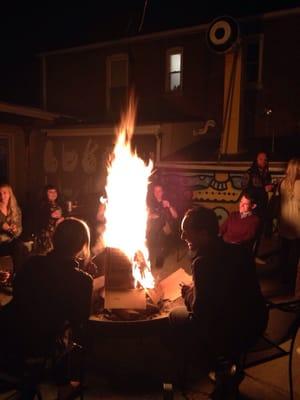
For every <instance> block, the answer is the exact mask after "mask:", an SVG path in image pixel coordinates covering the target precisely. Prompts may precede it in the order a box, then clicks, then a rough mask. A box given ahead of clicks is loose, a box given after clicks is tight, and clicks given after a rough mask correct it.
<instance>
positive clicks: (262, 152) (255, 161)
mask: <svg viewBox="0 0 300 400" xmlns="http://www.w3.org/2000/svg"><path fill="white" fill-rule="evenodd" d="M259 154H265V155H266V156H267V160H268V159H269V156H268V153H267V152H266V151H265V150H259V151H257V152H256V154H255V159H254V160H253V163H252V166H253V167H258V165H257V157H258V155H259ZM267 164H268V161H267Z"/></svg>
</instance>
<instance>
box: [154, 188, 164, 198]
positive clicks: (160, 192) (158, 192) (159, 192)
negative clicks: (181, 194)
mask: <svg viewBox="0 0 300 400" xmlns="http://www.w3.org/2000/svg"><path fill="white" fill-rule="evenodd" d="M163 195H164V190H163V187H162V186H161V185H155V186H154V188H153V196H154V197H155V199H156V200H157V201H162V199H163Z"/></svg>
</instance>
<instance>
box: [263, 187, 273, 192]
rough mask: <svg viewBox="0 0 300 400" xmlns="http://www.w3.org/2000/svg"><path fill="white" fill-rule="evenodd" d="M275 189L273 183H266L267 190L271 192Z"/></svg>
mask: <svg viewBox="0 0 300 400" xmlns="http://www.w3.org/2000/svg"><path fill="white" fill-rule="evenodd" d="M272 190H273V185H266V186H265V191H266V192H271V191H272Z"/></svg>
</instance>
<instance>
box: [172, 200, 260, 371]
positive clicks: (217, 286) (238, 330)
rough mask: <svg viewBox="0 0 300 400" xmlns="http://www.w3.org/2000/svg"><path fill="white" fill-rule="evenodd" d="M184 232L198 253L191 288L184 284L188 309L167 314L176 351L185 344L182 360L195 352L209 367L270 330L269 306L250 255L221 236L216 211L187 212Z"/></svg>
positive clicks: (195, 252) (183, 293)
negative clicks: (268, 324) (265, 330)
mask: <svg viewBox="0 0 300 400" xmlns="http://www.w3.org/2000/svg"><path fill="white" fill-rule="evenodd" d="M181 228H182V239H183V240H184V241H185V242H186V243H187V245H188V248H189V250H190V252H192V253H193V254H194V257H193V261H192V264H191V269H192V276H193V284H192V285H191V286H189V285H185V284H182V285H181V286H182V288H181V293H182V298H183V300H184V303H185V306H182V307H177V308H175V309H174V310H173V311H171V313H170V315H169V319H170V322H171V327H172V328H173V329H172V332H173V335H174V338H175V341H176V342H177V347H176V346H175V347H174V351H175V349H176V348H177V349H178V344H180V343H181V344H180V345H179V347H180V346H184V347H185V349H184V350H183V352H184V353H183V354H182V356H184V357H188V355H189V354H194V353H195V352H196V351H197V354H199V360H206V362H207V365H204V367H205V366H207V367H210V365H209V364H210V362H211V361H213V360H215V358H216V357H219V356H226V355H230V354H231V355H232V354H233V353H235V354H239V352H241V351H244V350H246V349H247V348H248V347H249V346H250V345H252V344H253V343H254V342H255V341H256V339H257V338H258V337H259V335H260V334H261V333H262V332H263V330H264V329H265V327H266V322H267V311H266V306H265V302H264V299H263V296H262V294H261V291H260V287H259V284H258V280H257V277H256V273H255V268H254V265H253V259H252V257H251V255H250V252H249V251H248V250H247V249H246V248H244V247H243V246H236V245H232V244H229V243H225V242H223V241H222V239H221V238H219V237H218V231H219V227H218V220H217V217H216V215H215V213H214V211H213V210H210V209H208V208H205V207H198V208H195V209H190V210H188V211H187V213H186V214H185V217H184V218H183V221H182V225H181ZM176 351H177V350H176ZM198 351H199V353H198ZM177 355H178V354H177ZM199 362H201V361H199Z"/></svg>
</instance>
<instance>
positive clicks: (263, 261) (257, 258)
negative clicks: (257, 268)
mask: <svg viewBox="0 0 300 400" xmlns="http://www.w3.org/2000/svg"><path fill="white" fill-rule="evenodd" d="M255 263H256V264H260V265H265V264H267V263H266V261H265V260H262V259H261V258H259V257H255Z"/></svg>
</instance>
